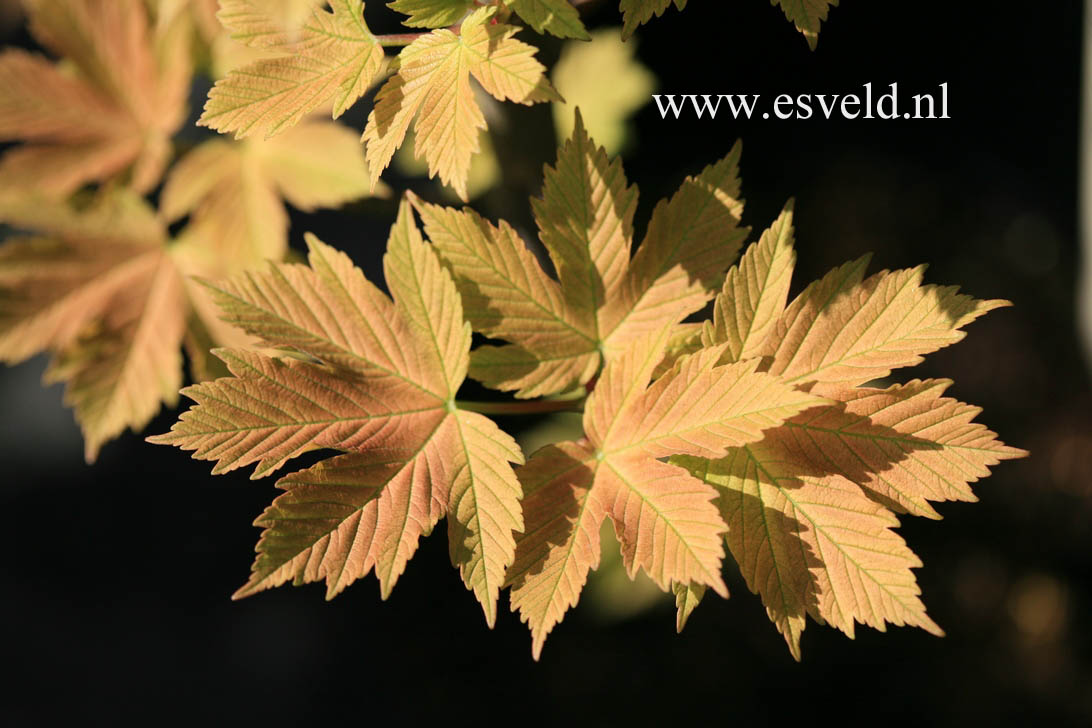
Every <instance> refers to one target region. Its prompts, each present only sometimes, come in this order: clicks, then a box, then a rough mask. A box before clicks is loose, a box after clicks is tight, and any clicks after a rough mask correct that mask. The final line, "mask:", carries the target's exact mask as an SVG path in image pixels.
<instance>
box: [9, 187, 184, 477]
mask: <svg viewBox="0 0 1092 728" xmlns="http://www.w3.org/2000/svg"><path fill="white" fill-rule="evenodd" d="M0 212H2V213H3V217H4V219H5V220H7V221H9V222H10V223H11V224H13V225H15V226H16V227H18V228H23V229H33V230H35V231H37V233H38V234H37V235H34V236H27V237H20V238H15V239H13V240H10V241H8V242H6V243H5V244H4V245H3V246H0V360H2V361H4V362H6V363H9V364H14V363H17V362H20V361H23V360H25V359H27V358H28V357H30V356H33V355H34V354H37V353H38V352H40V351H43V350H45V351H51V352H53V353H54V354H55V358H54V361H53V364H52V365H51V366H50V368H49V370H48V371H47V373H46V380H47V381H65V382H67V383H68V387H67V389H66V391H65V401H66V403H67V404H69V405H71V406H72V407H74V408H75V414H76V419H77V420H78V421H79V423H80V427H81V429H82V430H83V434H84V440H85V443H86V448H85V454H86V457H87V460H88V461H89V462H90V461H93V460H94V459H95V457H96V455H97V454H98V451H99V448H100V447H101V446H102V444H103V443H104V442H105V441H107V440H109V439H111V438H113V437H115V436H116V435H118V434H119V433H121V432H122V431H123V430H124V429H125V428H126V427H132V428H133V429H139V428H141V427H143V426H144V425H145V424H147V422H148V421H149V420H150V419H151V418H152V416H153V415H154V414H155V413H156V412H157V411H158V410H159V407H160V404H161V403H163V402H166V403H168V404H170V403H173V402H174V401H175V399H176V398H177V395H178V388H179V386H181V380H182V358H181V354H180V353H179V345H180V343H181V341H182V336H183V332H184V329H185V323H186V314H187V303H186V297H185V295H184V290H183V284H182V279H181V276H180V274H179V271H178V270H177V268H176V267H175V264H174V262H173V260H172V258H171V256H170V254H169V252H168V250H167V247H166V245H165V243H166V234H165V231H164V230H163V229H162V227H161V225H160V223H159V222H158V221H157V220H156V219H155V217H154V215H153V214H152V213H151V211H150V210H149V209H148V208H147V207H146V206H145V205H144V203H143V202H142V201H141V200H138V199H136V198H131V197H129V196H113V197H110V198H107V199H106V200H104V201H102V203H101V204H99V205H97V206H94V207H92V208H91V209H89V210H86V211H83V212H74V211H72V210H71V209H69V208H68V207H66V206H64V205H61V204H59V203H49V202H45V201H35V202H33V203H25V204H19V205H16V206H0Z"/></svg>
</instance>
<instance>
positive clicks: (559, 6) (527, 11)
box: [504, 0, 591, 40]
mask: <svg viewBox="0 0 1092 728" xmlns="http://www.w3.org/2000/svg"><path fill="white" fill-rule="evenodd" d="M504 3H505V5H507V6H508V7H510V8H512V9H513V10H515V11H516V14H517V15H519V16H520V17H521V18H523V20H524V22H526V23H527V24H528V25H530V26H531V27H532V28H534V29H535V30H536V31H537V32H539V33H549V34H550V35H556V36H557V37H558V38H579V39H580V40H590V39H591V36H589V35H588V31H587V30H585V28H584V23H583V22H581V20H580V12H579V11H578V10H577V9H576V7H574V6H573V5H572V3H570V2H569V0H504Z"/></svg>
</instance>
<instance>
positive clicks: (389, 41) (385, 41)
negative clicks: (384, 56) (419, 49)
mask: <svg viewBox="0 0 1092 728" xmlns="http://www.w3.org/2000/svg"><path fill="white" fill-rule="evenodd" d="M426 35H428V33H389V34H387V35H376V36H375V42H376V43H378V44H379V45H381V46H383V47H385V48H389V47H391V46H408V45H409V44H410V43H412V42H413V41H415V40H417V39H418V38H424V37H425V36H426Z"/></svg>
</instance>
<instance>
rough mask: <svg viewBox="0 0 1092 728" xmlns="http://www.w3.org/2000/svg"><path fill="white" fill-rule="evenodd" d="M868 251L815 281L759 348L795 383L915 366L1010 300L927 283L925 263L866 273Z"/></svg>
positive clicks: (841, 382)
mask: <svg viewBox="0 0 1092 728" xmlns="http://www.w3.org/2000/svg"><path fill="white" fill-rule="evenodd" d="M867 263H868V257H867V256H866V257H864V258H860V259H858V260H856V261H853V262H850V263H846V264H845V265H843V266H841V267H839V268H836V269H835V270H833V271H831V272H830V273H828V274H827V275H826V276H824V277H823V278H822V279H821V280H819V281H817V282H815V283H812V284H811V285H809V286H808V287H807V288H806V289H805V290H804V292H803V293H801V294H800V295H799V296H798V297H797V298H796V299H795V300H794V301H793V302H792V304H790V305H789V306H788V307H787V308H786V309H785V311H784V312H783V313H782V315H781V317H780V319H779V320H778V322H777V330H776V332H774V333H772V334H771V335H770V336H768V337H767V338H766V341H765V344H764V345H763V346H762V347H760V348H759V349H757V350H756V353H757V354H758V355H760V356H763V357H769V358H770V365H769V371H770V372H771V373H772V374H777V375H780V376H781V377H783V378H784V379H785V380H786V381H789V382H792V383H794V384H806V383H809V382H816V383H819V386H818V387H816V388H815V391H819V390H821V389H823V388H824V386H825V385H835V386H838V387H842V386H854V385H858V384H864V383H865V382H868V381H870V380H873V379H878V378H880V377H885V376H887V375H888V374H890V373H891V371H892V370H893V369H897V368H899V367H906V366H912V365H914V364H917V363H919V362H921V361H922V358H923V355H925V354H928V353H930V352H933V351H936V350H938V349H941V348H943V347H946V346H949V345H951V344H954V343H956V342H957V341H960V340H961V339H962V338H963V337H964V336H965V334H964V332H963V331H961V330H960V329H962V327H964V326H966V325H967V324H969V323H971V322H972V321H974V320H975V319H977V318H978V317H980V316H982V315H984V314H985V313H987V312H989V311H992V310H994V309H997V308H1001V307H1003V306H1009V305H1011V304H1010V303H1009V302H1008V301H1001V300H990V301H979V300H976V299H974V298H971V297H970V296H967V295H963V294H960V293H959V292H958V291H959V289H958V287H956V286H934V285H922V282H921V281H922V277H923V275H924V272H925V266H919V267H917V268H912V269H906V270H899V271H894V272H891V271H886V270H885V271H880V272H879V273H876V274H875V275H873V276H870V277H869V278H868V279H867V280H862V278H863V273H864V269H865V267H866V265H867Z"/></svg>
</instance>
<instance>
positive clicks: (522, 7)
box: [504, 0, 685, 40]
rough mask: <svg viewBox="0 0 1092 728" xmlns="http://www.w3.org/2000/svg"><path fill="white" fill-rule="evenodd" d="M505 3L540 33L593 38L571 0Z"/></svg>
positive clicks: (522, 0) (519, 0)
mask: <svg viewBox="0 0 1092 728" xmlns="http://www.w3.org/2000/svg"><path fill="white" fill-rule="evenodd" d="M684 2H685V0H684ZM504 4H505V5H507V6H508V7H510V8H512V9H513V10H514V11H516V14H517V15H519V16H520V17H521V18H523V20H524V21H525V22H526V23H527V24H528V25H530V26H531V27H532V28H534V29H535V31H536V32H538V33H549V34H550V35H555V36H557V37H558V38H577V39H579V40H591V36H590V35H588V31H587V29H586V28H585V27H584V23H583V22H581V20H580V11H579V10H577V9H576V8H575V7H574V6H573V5H572V3H570V2H569V0H504Z"/></svg>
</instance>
